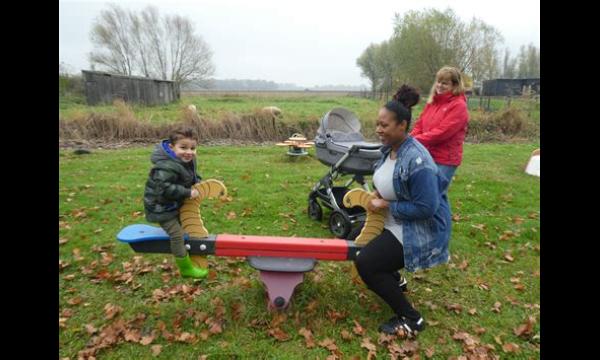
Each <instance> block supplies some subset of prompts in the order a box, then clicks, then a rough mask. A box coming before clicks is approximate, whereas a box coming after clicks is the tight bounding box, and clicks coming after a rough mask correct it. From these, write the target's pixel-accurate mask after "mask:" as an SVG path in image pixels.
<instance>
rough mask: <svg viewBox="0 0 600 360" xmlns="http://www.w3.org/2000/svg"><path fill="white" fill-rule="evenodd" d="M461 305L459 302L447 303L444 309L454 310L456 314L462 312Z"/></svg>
mask: <svg viewBox="0 0 600 360" xmlns="http://www.w3.org/2000/svg"><path fill="white" fill-rule="evenodd" d="M462 309H463V307H462V305H461V304H447V305H446V310H448V311H454V312H455V313H456V314H460V313H461V312H462Z"/></svg>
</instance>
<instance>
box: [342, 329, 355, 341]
mask: <svg viewBox="0 0 600 360" xmlns="http://www.w3.org/2000/svg"><path fill="white" fill-rule="evenodd" d="M340 334H341V336H342V339H344V340H351V339H352V334H351V333H350V332H348V331H346V330H342V331H341V333H340Z"/></svg>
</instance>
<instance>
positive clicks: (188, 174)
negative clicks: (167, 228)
mask: <svg viewBox="0 0 600 360" xmlns="http://www.w3.org/2000/svg"><path fill="white" fill-rule="evenodd" d="M150 161H151V162H152V164H154V165H153V166H152V169H151V170H150V174H149V175H148V181H146V188H145V190H144V212H145V214H146V220H148V221H150V222H163V221H167V220H170V219H173V218H175V217H177V216H179V208H180V207H181V206H182V205H183V201H184V200H185V199H187V198H189V197H190V195H191V193H192V189H191V188H192V185H194V184H195V183H197V182H199V181H200V179H201V178H200V175H198V174H197V173H196V158H194V160H192V161H190V162H189V163H185V162H183V161H181V160H180V159H179V158H177V157H176V156H175V154H174V153H173V151H172V150H171V149H170V148H169V141H168V140H163V141H162V142H161V143H160V144H157V145H156V147H155V148H154V151H153V152H152V156H151V157H150Z"/></svg>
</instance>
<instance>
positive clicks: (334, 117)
mask: <svg viewBox="0 0 600 360" xmlns="http://www.w3.org/2000/svg"><path fill="white" fill-rule="evenodd" d="M327 134H329V136H330V137H331V140H333V141H335V142H346V141H363V140H364V137H363V136H362V134H361V133H360V120H358V117H357V116H356V115H355V114H354V113H353V112H351V111H349V110H347V109H344V108H335V109H333V110H331V111H329V112H328V113H327V114H325V116H323V118H322V119H321V125H320V126H319V129H318V130H317V137H320V138H326V135H327Z"/></svg>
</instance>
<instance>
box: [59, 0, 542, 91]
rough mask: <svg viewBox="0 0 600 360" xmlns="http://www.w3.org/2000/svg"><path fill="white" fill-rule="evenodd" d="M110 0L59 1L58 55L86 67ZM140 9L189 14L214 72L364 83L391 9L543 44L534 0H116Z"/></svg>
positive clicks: (509, 40)
mask: <svg viewBox="0 0 600 360" xmlns="http://www.w3.org/2000/svg"><path fill="white" fill-rule="evenodd" d="M108 3H109V2H107V1H59V61H62V62H65V63H66V64H68V65H70V69H71V70H72V71H75V72H79V71H80V70H81V69H89V68H90V66H89V61H88V60H87V54H88V53H89V52H90V51H91V50H92V44H91V42H90V40H89V34H90V30H91V27H92V23H93V21H94V20H95V18H96V17H97V16H98V15H99V13H100V10H102V9H105V8H106V7H107V4H108ZM117 3H118V4H119V5H120V6H121V7H123V8H125V9H131V10H140V9H142V8H144V7H146V6H147V5H150V4H151V5H155V6H156V7H157V8H158V10H159V12H160V14H161V15H164V14H178V15H184V16H187V17H188V18H189V19H190V20H191V21H192V22H193V24H194V25H195V27H196V33H197V34H199V35H201V36H202V37H203V38H204V40H205V41H206V42H207V43H208V44H209V46H210V48H211V49H212V50H213V52H214V55H213V61H214V63H215V65H216V72H215V77H216V78H218V79H233V78H235V79H262V80H271V81H275V82H278V83H295V84H296V85H299V86H307V87H308V86H314V85H327V84H334V85H341V84H344V85H363V84H364V85H366V84H368V81H367V79H365V78H363V77H361V76H360V69H359V68H358V67H357V66H356V58H357V57H358V56H360V54H361V53H362V51H363V50H364V49H365V48H366V47H367V46H368V45H369V44H370V43H378V42H381V41H383V40H386V39H388V38H389V37H390V36H391V34H392V31H393V23H392V21H393V17H394V13H400V14H404V13H405V12H407V11H408V10H422V9H425V8H435V9H438V10H444V9H446V8H447V7H450V8H452V9H453V10H454V12H455V13H456V14H457V15H458V16H459V17H460V18H461V19H462V20H464V21H467V22H468V21H470V20H471V19H472V18H473V17H476V18H479V19H481V20H483V21H484V22H486V23H487V24H489V25H492V26H494V27H495V28H496V29H498V30H499V31H500V33H501V34H502V35H503V37H504V40H505V41H504V45H503V47H508V48H509V49H510V50H511V52H512V54H513V56H514V55H516V53H517V52H518V50H519V46H521V45H527V44H529V43H533V44H534V45H535V46H538V47H539V45H540V3H539V1H536V0H502V1H498V0H492V1H488V0H454V1H443V0H420V1H401V0H395V1H392V0H370V1H356V2H351V1H348V0H345V1H342V0H294V1H284V0H251V1H248V0H213V1H205V0H195V1H175V0H171V1H118V2H117Z"/></svg>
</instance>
